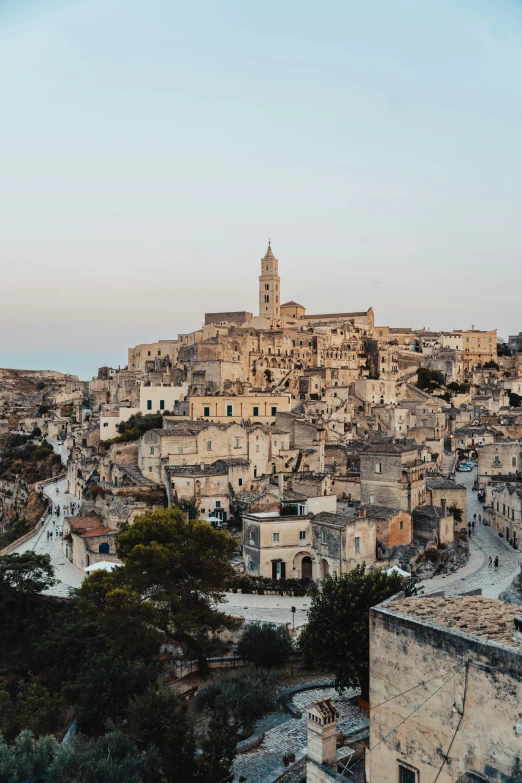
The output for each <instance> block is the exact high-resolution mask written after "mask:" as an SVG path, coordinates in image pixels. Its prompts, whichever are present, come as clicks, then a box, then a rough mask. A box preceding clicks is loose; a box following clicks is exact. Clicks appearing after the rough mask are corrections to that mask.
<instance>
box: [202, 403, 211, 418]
mask: <svg viewBox="0 0 522 783" xmlns="http://www.w3.org/2000/svg"><path fill="white" fill-rule="evenodd" d="M203 416H210V407H209V406H208V405H205V407H204V408H203Z"/></svg>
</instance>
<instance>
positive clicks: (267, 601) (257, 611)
mask: <svg viewBox="0 0 522 783" xmlns="http://www.w3.org/2000/svg"><path fill="white" fill-rule="evenodd" d="M310 603H311V599H310V598H308V597H295V596H291V595H248V594H247V595H243V594H241V593H226V604H225V605H224V609H225V611H227V612H228V613H229V614H231V615H233V616H234V617H244V618H245V620H259V621H260V622H264V623H291V622H292V606H295V608H296V612H295V627H296V628H298V627H299V626H301V625H305V623H306V616H307V612H308V609H309V607H310Z"/></svg>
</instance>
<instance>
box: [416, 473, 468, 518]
mask: <svg viewBox="0 0 522 783" xmlns="http://www.w3.org/2000/svg"><path fill="white" fill-rule="evenodd" d="M467 497H468V493H467V491H466V487H465V486H464V485H463V484H458V483H457V482H456V481H452V480H451V479H448V478H443V477H440V476H429V477H428V478H427V479H426V502H427V503H428V504H429V505H431V506H439V507H440V508H442V509H444V510H446V509H449V508H451V507H452V506H456V507H457V508H459V509H460V511H461V512H462V522H461V523H460V524H457V523H455V530H463V529H464V528H465V527H466V525H467V522H468V503H467Z"/></svg>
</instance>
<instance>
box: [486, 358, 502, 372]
mask: <svg viewBox="0 0 522 783" xmlns="http://www.w3.org/2000/svg"><path fill="white" fill-rule="evenodd" d="M484 369H485V370H498V369H499V366H498V364H497V362H494V361H493V359H490V361H489V362H485V363H484Z"/></svg>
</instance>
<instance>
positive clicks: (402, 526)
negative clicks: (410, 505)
mask: <svg viewBox="0 0 522 783" xmlns="http://www.w3.org/2000/svg"><path fill="white" fill-rule="evenodd" d="M399 530H404V522H403V521H402V519H401V521H400V522H399Z"/></svg>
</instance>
